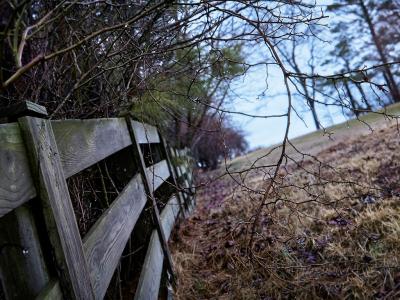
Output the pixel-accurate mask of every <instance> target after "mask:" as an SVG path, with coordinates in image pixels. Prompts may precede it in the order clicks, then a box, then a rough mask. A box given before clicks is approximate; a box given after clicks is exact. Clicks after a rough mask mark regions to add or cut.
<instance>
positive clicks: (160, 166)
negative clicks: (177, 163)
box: [146, 159, 171, 192]
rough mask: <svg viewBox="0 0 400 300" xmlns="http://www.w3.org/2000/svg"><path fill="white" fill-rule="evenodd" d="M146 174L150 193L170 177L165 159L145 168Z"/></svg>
mask: <svg viewBox="0 0 400 300" xmlns="http://www.w3.org/2000/svg"><path fill="white" fill-rule="evenodd" d="M146 174H147V178H148V181H149V186H150V190H151V191H152V192H154V191H155V190H156V189H157V188H159V187H160V185H161V184H162V183H163V182H164V181H166V180H167V179H168V177H169V176H170V175H171V174H170V173H169V168H168V164H167V161H166V160H165V159H164V160H162V161H160V162H158V163H156V164H154V165H152V166H150V167H148V168H146Z"/></svg>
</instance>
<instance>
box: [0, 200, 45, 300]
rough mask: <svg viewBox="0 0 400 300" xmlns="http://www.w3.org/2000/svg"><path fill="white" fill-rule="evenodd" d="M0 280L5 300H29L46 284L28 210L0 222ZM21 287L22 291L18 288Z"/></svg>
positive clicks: (40, 253)
mask: <svg viewBox="0 0 400 300" xmlns="http://www.w3.org/2000/svg"><path fill="white" fill-rule="evenodd" d="M0 228H1V230H0V248H1V251H0V278H1V280H2V284H3V290H4V294H5V295H6V298H7V299H32V298H34V297H35V296H36V295H38V294H39V292H40V291H41V290H42V289H43V288H44V287H45V286H46V284H47V283H48V281H49V275H48V271H47V267H46V264H45V261H44V258H43V253H42V249H41V247H40V243H39V236H38V233H37V230H36V226H35V222H34V218H33V216H32V212H31V210H30V207H28V206H27V205H22V206H20V207H18V208H17V209H15V210H14V211H12V212H11V213H9V214H7V215H5V216H4V217H2V218H0ZM22 287H23V288H22Z"/></svg>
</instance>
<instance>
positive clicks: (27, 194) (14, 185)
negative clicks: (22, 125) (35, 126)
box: [0, 123, 36, 217]
mask: <svg viewBox="0 0 400 300" xmlns="http://www.w3.org/2000/svg"><path fill="white" fill-rule="evenodd" d="M35 196H36V190H35V187H34V185H33V180H32V176H31V172H30V170H29V161H28V157H27V154H26V150H25V145H24V142H23V140H22V136H21V132H20V130H19V126H18V123H10V124H1V125H0V217H1V216H3V215H5V214H6V213H8V212H10V211H11V210H13V209H15V208H17V207H18V206H20V205H22V204H23V203H25V202H26V201H28V200H29V199H32V198H34V197H35Z"/></svg>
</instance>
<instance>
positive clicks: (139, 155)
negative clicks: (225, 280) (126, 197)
mask: <svg viewBox="0 0 400 300" xmlns="http://www.w3.org/2000/svg"><path fill="white" fill-rule="evenodd" d="M126 120H127V123H128V128H129V133H130V135H131V138H132V146H133V147H132V148H133V152H134V153H133V155H134V157H135V159H136V161H137V165H138V167H139V169H140V173H141V174H142V177H143V184H144V187H145V191H146V194H147V195H148V198H149V200H150V205H151V206H152V208H153V218H154V225H155V226H156V229H157V232H158V236H159V239H160V243H161V247H162V249H163V253H164V256H165V258H166V262H167V268H168V270H169V272H170V273H171V277H172V279H173V281H174V280H175V279H174V276H175V275H174V274H175V272H174V268H173V263H172V258H171V254H170V251H169V249H168V244H167V240H166V238H165V234H164V230H163V228H162V226H161V221H160V212H159V210H158V207H157V203H156V199H155V198H154V193H153V191H152V189H151V188H150V178H149V177H148V174H147V172H146V165H145V162H144V159H143V154H142V150H141V149H140V144H139V142H138V138H137V136H136V133H135V130H134V128H133V124H132V122H133V121H132V120H131V118H130V117H126Z"/></svg>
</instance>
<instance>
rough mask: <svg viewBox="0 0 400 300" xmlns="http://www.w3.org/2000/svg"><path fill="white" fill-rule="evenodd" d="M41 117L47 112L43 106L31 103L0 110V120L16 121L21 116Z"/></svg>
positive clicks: (27, 102)
mask: <svg viewBox="0 0 400 300" xmlns="http://www.w3.org/2000/svg"><path fill="white" fill-rule="evenodd" d="M27 115H29V116H33V117H42V116H46V115H47V110H46V108H45V107H44V106H41V105H38V104H36V103H33V102H31V101H24V102H21V103H17V104H14V105H10V106H8V107H3V108H1V109H0V118H7V119H8V122H9V121H10V119H11V120H12V121H16V120H17V118H19V117H23V116H27Z"/></svg>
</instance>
